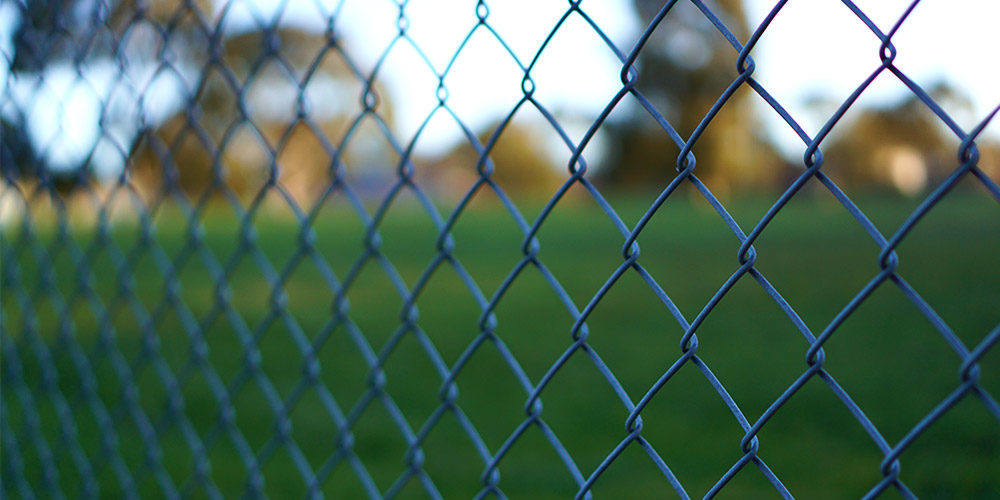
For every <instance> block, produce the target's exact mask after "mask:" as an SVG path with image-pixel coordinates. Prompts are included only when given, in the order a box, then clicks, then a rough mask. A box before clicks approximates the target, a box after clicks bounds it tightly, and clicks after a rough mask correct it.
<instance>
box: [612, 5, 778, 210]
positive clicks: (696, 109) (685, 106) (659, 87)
mask: <svg viewBox="0 0 1000 500" xmlns="http://www.w3.org/2000/svg"><path fill="white" fill-rule="evenodd" d="M635 5H636V8H637V11H638V13H639V16H640V18H641V19H642V20H644V21H646V22H648V21H649V20H651V19H652V18H653V17H654V16H655V15H656V13H657V12H658V11H659V9H660V8H661V7H662V2H655V1H653V0H635ZM709 6H710V8H711V9H712V11H713V12H714V13H715V14H716V15H718V16H719V17H720V18H721V19H722V20H723V21H724V22H725V24H726V26H728V27H729V29H730V30H731V31H732V32H733V34H734V35H735V36H736V37H737V38H738V39H739V40H741V41H745V40H746V39H747V37H748V28H747V21H746V14H745V12H744V9H743V4H742V0H717V1H715V2H711V3H710V4H709ZM737 55H738V54H737V52H736V50H734V49H733V47H732V46H731V45H730V44H729V43H728V41H726V39H725V38H724V37H723V35H722V34H721V33H720V32H719V31H718V30H717V28H716V27H715V26H714V25H713V24H712V23H711V22H710V21H709V20H708V19H707V18H706V17H705V15H704V14H703V13H702V12H701V11H700V10H698V9H697V8H696V7H695V6H694V5H692V4H689V3H687V2H679V3H677V4H676V5H674V6H673V8H672V10H671V11H670V12H669V13H668V14H667V15H666V17H664V19H663V20H662V22H661V23H660V25H659V26H658V27H657V28H656V30H655V31H654V32H653V34H652V36H651V37H650V39H649V41H648V42H647V44H646V46H645V47H644V48H643V50H642V51H641V52H640V54H639V58H638V60H637V68H638V72H639V79H638V82H637V88H638V90H639V91H640V92H641V93H642V94H643V95H644V96H646V98H647V99H649V100H650V101H651V102H652V103H653V104H654V105H655V106H656V108H657V109H658V110H659V111H660V112H661V113H662V114H663V115H664V117H666V118H667V120H668V121H669V122H670V124H671V125H672V126H673V127H674V128H675V129H676V130H677V131H678V133H679V134H680V135H681V136H682V137H683V138H684V139H687V138H688V137H689V136H690V134H691V133H692V132H693V131H694V130H695V128H697V126H698V124H699V123H700V122H701V120H702V118H703V117H704V116H705V114H706V113H707V112H708V110H709V109H710V108H711V107H712V105H713V104H715V102H716V100H718V98H719V96H720V95H721V94H722V93H723V91H724V90H725V89H726V87H727V86H728V85H729V84H730V83H731V82H732V81H733V80H735V79H736V77H737V72H736V58H737ZM750 95H752V92H750V91H748V90H746V89H742V90H741V91H739V92H737V93H736V94H735V95H734V96H733V97H731V98H730V100H729V101H728V102H727V103H726V105H725V107H724V108H723V109H722V111H721V112H720V113H719V114H718V115H717V116H716V117H715V118H714V119H713V120H712V122H711V124H710V125H709V126H708V128H707V129H706V130H705V132H704V134H702V136H701V137H700V138H699V139H698V141H697V143H696V145H695V147H694V154H695V156H696V159H697V167H696V170H695V173H696V174H697V175H698V176H699V178H701V179H703V180H705V181H707V182H709V184H710V187H711V188H713V189H716V190H719V191H720V192H722V193H724V192H726V191H728V190H730V189H731V188H733V189H739V188H743V187H754V186H761V185H766V184H768V183H770V182H772V181H773V180H774V179H775V178H776V177H777V175H778V174H779V172H777V169H776V168H774V167H775V166H777V165H778V164H780V163H781V161H780V159H779V157H778V154H777V153H776V152H775V150H774V149H773V147H772V146H771V144H770V143H769V142H768V141H767V140H766V139H764V138H763V137H762V136H758V135H757V134H758V133H759V131H760V129H761V127H759V126H757V125H756V124H757V123H758V120H757V116H756V113H755V111H754V108H753V106H752V102H751V101H750V99H748V97H750ZM646 113H647V112H646V111H645V110H644V109H642V108H641V107H640V106H633V108H632V111H631V116H628V117H626V119H618V120H612V121H609V122H608V124H607V126H606V131H607V133H608V135H609V139H610V140H609V143H610V144H611V147H610V148H609V149H610V153H609V157H608V158H607V161H606V164H607V168H605V169H604V174H603V175H604V177H605V179H606V180H607V181H609V182H611V183H615V184H633V185H635V184H653V185H657V186H659V185H662V184H663V183H664V182H665V181H667V180H669V179H671V178H672V177H673V176H674V175H676V170H675V169H676V164H677V156H678V154H679V152H680V149H679V148H678V147H677V146H676V145H675V144H674V143H673V141H672V140H671V139H670V137H669V136H668V135H667V133H666V132H664V131H663V130H662V129H661V128H660V127H659V125H657V124H656V123H655V122H654V121H653V120H652V119H650V118H649V117H647V116H645V115H646Z"/></svg>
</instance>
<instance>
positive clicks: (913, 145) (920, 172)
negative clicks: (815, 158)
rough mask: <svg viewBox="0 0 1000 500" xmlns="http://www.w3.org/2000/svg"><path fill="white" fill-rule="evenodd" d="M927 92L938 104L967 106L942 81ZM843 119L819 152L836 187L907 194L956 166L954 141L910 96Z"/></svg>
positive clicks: (955, 92) (933, 116)
mask: <svg viewBox="0 0 1000 500" xmlns="http://www.w3.org/2000/svg"><path fill="white" fill-rule="evenodd" d="M928 93H929V94H930V95H931V97H932V98H934V99H935V100H937V101H938V102H950V103H952V106H949V107H952V108H954V106H958V107H971V103H970V102H969V101H968V99H967V98H966V97H964V96H963V95H962V94H961V93H960V92H959V91H958V90H957V89H955V88H954V87H951V86H950V85H948V84H947V83H945V82H938V83H936V84H934V85H931V86H930V87H929V90H928ZM848 117H849V119H848V120H847V121H845V123H843V124H841V125H839V126H838V127H836V128H835V129H834V134H832V136H831V137H830V139H829V140H828V141H826V142H825V143H824V146H823V148H822V150H823V157H824V161H825V163H824V166H823V170H824V171H825V172H827V173H828V174H829V175H831V176H832V177H833V178H834V180H836V181H837V182H838V183H843V184H844V185H848V186H851V185H853V186H868V187H870V186H882V187H892V188H895V189H896V190H898V191H900V192H902V193H904V194H910V195H913V194H917V193H919V192H921V191H922V190H923V189H924V187H925V186H926V185H927V184H928V182H929V181H931V180H933V179H938V178H941V177H944V176H945V175H947V174H948V173H949V172H951V170H952V169H954V168H955V167H956V166H957V164H956V160H955V154H956V152H955V151H956V148H957V139H951V140H949V139H948V137H947V135H946V134H947V133H949V132H948V131H947V130H946V129H945V128H944V125H943V124H942V123H941V121H940V120H939V119H938V118H937V117H936V116H935V115H934V114H933V113H932V112H931V111H930V109H928V108H927V106H926V105H925V104H924V103H923V102H921V101H920V100H919V99H917V97H916V96H914V95H913V94H909V95H908V96H907V97H906V98H905V99H902V100H900V101H899V102H897V103H896V104H894V105H891V106H885V107H866V108H863V109H861V110H860V111H859V112H858V113H857V114H854V115H853V117H852V115H850V114H849V115H848Z"/></svg>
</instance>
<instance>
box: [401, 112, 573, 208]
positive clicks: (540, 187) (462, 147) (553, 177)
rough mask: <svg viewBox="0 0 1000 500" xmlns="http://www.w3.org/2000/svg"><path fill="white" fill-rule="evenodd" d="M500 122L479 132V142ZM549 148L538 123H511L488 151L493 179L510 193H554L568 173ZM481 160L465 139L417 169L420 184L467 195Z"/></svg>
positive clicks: (482, 141) (547, 194) (441, 193)
mask: <svg viewBox="0 0 1000 500" xmlns="http://www.w3.org/2000/svg"><path fill="white" fill-rule="evenodd" d="M498 125H499V124H497V123H495V124H493V125H491V126H489V127H486V129H485V131H483V132H482V133H480V134H479V137H478V140H479V142H480V144H483V145H485V144H486V143H487V142H488V141H489V140H490V136H491V135H492V134H493V131H494V130H495V129H496V127H497V126H498ZM546 148H547V145H546V143H545V135H544V134H540V133H539V132H538V129H537V128H536V126H535V125H532V124H530V123H523V122H517V121H513V122H510V123H508V124H507V126H506V127H505V128H504V130H503V132H502V133H501V134H500V137H499V138H497V141H496V143H495V144H494V145H493V149H492V150H490V152H489V158H490V160H491V161H492V163H493V172H492V173H491V174H490V178H491V179H492V180H493V181H494V182H496V183H497V184H498V185H499V186H500V188H501V189H503V190H504V191H505V192H507V193H509V194H515V193H516V194H529V195H545V196H551V195H552V193H553V192H554V191H555V190H556V189H557V188H558V187H559V185H560V184H562V182H563V181H565V178H566V176H567V175H568V174H566V172H565V170H564V169H560V168H557V166H556V165H555V163H554V162H553V158H552V156H551V155H550V153H549V152H548V151H547V149H546ZM479 159H480V157H479V154H478V153H477V152H476V150H475V148H473V147H472V145H470V144H469V143H468V142H465V141H463V142H462V143H461V144H459V145H458V146H456V147H455V148H454V149H452V150H451V152H449V153H448V154H447V155H445V156H444V157H443V158H441V159H439V160H434V161H429V162H424V163H425V167H426V168H421V169H419V170H418V173H419V174H420V175H422V178H420V179H418V183H420V185H422V186H428V185H429V186H433V187H434V188H436V189H437V191H438V194H439V195H440V196H444V197H448V196H453V195H454V194H455V193H460V194H465V192H467V191H468V189H469V188H470V187H471V186H472V184H473V183H474V182H476V180H477V179H478V178H479V175H480V174H479V172H478V171H477V169H476V165H477V164H478V162H479ZM484 170H485V167H484Z"/></svg>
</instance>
